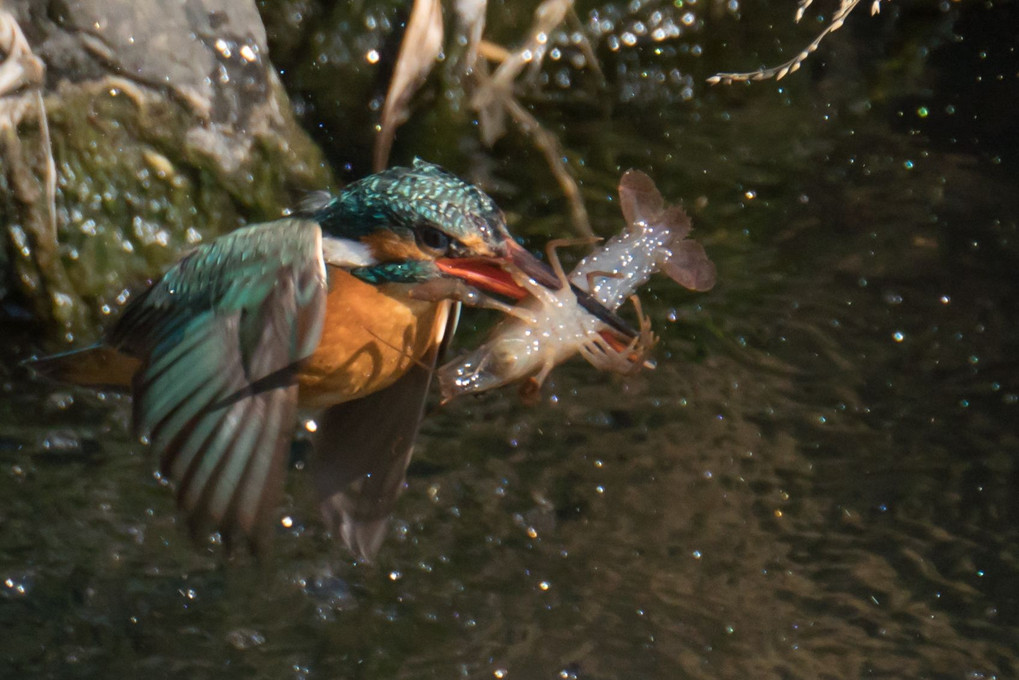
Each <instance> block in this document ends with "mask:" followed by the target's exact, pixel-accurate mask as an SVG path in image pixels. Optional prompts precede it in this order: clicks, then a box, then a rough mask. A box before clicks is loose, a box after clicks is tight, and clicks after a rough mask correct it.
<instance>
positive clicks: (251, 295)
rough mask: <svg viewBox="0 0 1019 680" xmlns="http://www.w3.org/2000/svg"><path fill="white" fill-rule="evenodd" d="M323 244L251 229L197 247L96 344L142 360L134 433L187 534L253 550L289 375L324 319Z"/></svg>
mask: <svg viewBox="0 0 1019 680" xmlns="http://www.w3.org/2000/svg"><path fill="white" fill-rule="evenodd" d="M325 293H326V273H325V264H324V262H323V258H322V234H321V230H320V229H319V226H318V225H317V224H316V223H315V222H312V221H308V220H296V219H288V220H279V221H276V222H271V223H266V224H258V225H252V226H250V227H245V228H243V229H240V230H238V231H235V232H233V233H231V234H228V235H226V236H224V237H221V238H220V239H217V240H216V241H214V242H212V243H210V244H208V245H205V246H202V247H200V248H199V249H198V250H196V251H195V252H193V253H192V254H191V255H189V256H188V257H186V258H185V259H183V260H181V261H180V262H179V263H177V264H176V265H175V266H174V267H173V268H172V269H170V271H168V272H167V273H166V274H165V275H164V276H163V278H162V279H160V280H159V281H158V282H157V283H155V284H154V285H153V286H152V287H151V288H150V289H149V290H148V291H146V292H145V293H144V294H143V295H142V296H141V297H139V298H138V299H136V300H134V301H132V303H131V304H130V305H129V306H128V308H127V309H126V310H125V313H124V315H123V317H122V318H121V319H120V321H119V322H118V324H117V325H116V327H114V329H113V331H112V332H111V334H110V336H109V337H108V338H107V342H108V343H109V344H110V345H112V346H113V347H115V348H117V349H119V350H121V351H123V352H125V353H127V354H130V355H132V356H135V357H137V358H139V359H140V360H141V367H140V369H139V370H138V372H137V373H136V374H135V377H134V381H133V386H132V387H133V393H134V423H135V428H136V430H138V432H139V434H143V435H145V436H147V437H148V438H149V440H150V442H151V444H152V446H153V448H155V449H156V451H158V452H159V455H160V460H161V469H162V473H163V474H164V475H166V476H167V477H169V478H170V479H171V480H172V481H174V482H175V483H176V485H177V498H178V503H179V504H180V506H181V508H182V509H183V510H184V512H185V513H186V514H187V516H188V519H189V522H190V524H191V527H192V529H193V530H194V531H198V530H206V529H217V530H220V531H221V532H222V533H223V536H224V538H225V539H226V540H227V541H231V540H232V539H235V538H238V537H242V536H243V537H245V538H247V539H248V540H249V541H250V542H251V543H252V544H253V545H254V547H255V548H256V549H257V548H259V547H260V544H261V543H262V542H263V541H264V539H265V538H266V537H267V535H266V533H265V531H264V529H265V528H266V527H267V524H268V522H267V519H268V517H267V515H268V513H269V512H270V511H272V510H273V509H274V508H275V506H276V504H277V502H278V498H279V495H280V493H281V490H282V485H283V475H284V472H285V470H286V459H287V453H288V451H289V446H290V440H291V435H292V428H293V423H294V418H295V411H296V404H297V384H296V382H295V371H296V367H297V365H298V364H299V363H300V361H301V360H302V359H304V358H306V357H307V356H309V355H310V354H311V353H312V352H313V351H314V349H315V347H316V346H317V345H318V341H319V337H320V335H321V331H322V323H323V318H324V316H325Z"/></svg>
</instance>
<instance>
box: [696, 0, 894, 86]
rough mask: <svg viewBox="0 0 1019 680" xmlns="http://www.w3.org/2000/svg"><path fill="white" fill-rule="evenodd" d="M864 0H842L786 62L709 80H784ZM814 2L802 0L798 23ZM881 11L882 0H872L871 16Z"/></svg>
mask: <svg viewBox="0 0 1019 680" xmlns="http://www.w3.org/2000/svg"><path fill="white" fill-rule="evenodd" d="M861 1H862V0H840V2H839V6H838V9H836V10H835V13H834V14H833V15H832V18H831V23H829V24H828V25H827V26H826V27H825V29H824V30H823V31H821V33H820V35H818V36H817V37H816V38H814V40H813V41H812V42H811V43H810V44H809V45H807V47H806V48H804V49H803V50H802V51H801V52H800V53H799V54H797V55H796V56H795V57H793V58H792V59H790V60H789V61H787V62H785V63H784V64H779V65H778V66H774V67H771V68H759V69H757V70H756V71H748V72H746V73H716V74H715V75H713V76H711V77H710V78H708V82H709V83H711V84H712V85H717V84H718V83H722V84H724V85H731V84H733V83H740V82H746V81H750V80H767V79H769V78H774V79H775V80H782V79H783V78H785V77H786V76H787V75H789V74H790V73H794V72H795V71H797V70H799V68H800V66H801V65H802V64H803V62H804V61H806V60H807V57H809V56H810V54H811V53H812V52H814V51H815V50H816V49H817V48H818V46H819V45H820V44H821V42H822V41H823V40H824V39H825V38H827V37H828V36H829V35H831V34H832V33H834V32H835V31H837V30H839V29H840V28H842V24H843V23H845V20H846V17H848V16H849V14H850V13H851V12H852V11H853V10H854V9H856V6H857V5H859V4H860V2H861ZM812 3H813V0H800V2H799V6H798V7H797V9H796V19H795V21H796V23H799V22H800V19H802V18H803V14H804V12H806V11H807V8H808V7H810V5H811V4H812ZM880 11H881V0H872V2H871V5H870V14H871V16H873V15H875V14H877V13H878V12H880Z"/></svg>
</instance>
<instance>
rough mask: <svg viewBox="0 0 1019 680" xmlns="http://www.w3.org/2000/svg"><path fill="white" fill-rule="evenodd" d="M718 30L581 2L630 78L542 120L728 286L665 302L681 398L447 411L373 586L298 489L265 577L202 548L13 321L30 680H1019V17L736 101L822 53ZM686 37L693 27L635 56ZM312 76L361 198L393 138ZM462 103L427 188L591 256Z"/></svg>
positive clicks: (21, 629)
mask: <svg viewBox="0 0 1019 680" xmlns="http://www.w3.org/2000/svg"><path fill="white" fill-rule="evenodd" d="M700 2H701V3H703V2H704V0H700ZM733 6H735V7H737V8H738V10H733V9H731V8H732V7H733ZM688 7H693V8H694V9H695V10H696V11H697V14H696V17H695V18H694V20H693V23H691V24H689V25H687V24H685V23H684V20H683V17H684V14H685V13H684V12H680V13H678V14H677V11H678V9H681V8H682V3H679V2H677V3H673V4H661V5H655V4H653V3H640V2H635V3H630V4H629V5H625V6H623V5H619V6H601V5H599V6H593V5H584V6H582V7H581V8H580V15H581V17H582V19H583V20H584V23H585V26H588V27H589V28H590V27H591V26H592V25H593V24H592V22H595V19H597V20H598V21H597V22H596V23H597V26H598V27H599V29H598V30H601V29H602V28H604V31H603V33H602V34H601V36H600V37H599V39H598V42H597V43H596V47H597V52H598V54H599V57H600V59H601V60H602V61H603V67H604V69H605V73H606V79H607V81H608V82H607V85H606V86H605V88H604V89H602V90H597V89H596V90H594V94H593V95H591V94H589V91H588V90H585V89H584V88H587V87H588V83H587V82H586V80H585V78H586V76H585V75H584V72H579V71H578V72H574V71H570V72H569V73H568V74H567V75H566V76H561V75H558V73H559V69H560V66H558V65H557V64H550V65H549V66H547V67H546V68H545V69H544V70H543V71H542V74H544V77H545V82H544V84H543V81H542V80H541V78H540V77H539V79H538V82H536V84H535V85H534V86H533V87H534V88H537V89H527V88H526V87H525V88H524V92H525V93H530V94H528V96H526V97H525V98H524V101H525V102H527V103H529V104H531V105H532V106H533V111H534V113H535V115H536V116H537V117H538V118H539V119H540V120H542V121H543V122H545V123H546V124H547V125H548V126H549V127H550V129H552V130H553V131H555V132H556V133H557V134H559V135H560V136H561V140H562V142H563V144H564V148H565V149H566V153H567V156H568V158H569V160H570V164H571V167H573V168H574V170H575V171H576V172H577V174H578V177H579V179H580V181H581V183H582V186H583V190H584V194H585V198H586V200H587V205H588V208H589V210H590V211H591V215H592V222H593V225H594V227H595V229H596V231H598V232H600V233H603V234H607V233H611V232H612V231H613V230H616V229H618V228H620V227H621V219H620V217H619V214H618V208H617V206H616V204H615V202H614V193H613V192H614V186H615V183H616V182H617V181H618V177H619V175H620V174H621V172H622V171H623V170H625V169H626V168H629V167H637V168H640V169H642V170H644V171H646V172H647V173H648V174H650V175H651V176H652V177H653V178H655V180H656V181H657V182H658V185H659V187H660V188H661V190H662V192H663V194H665V196H666V197H667V199H669V200H674V201H682V202H683V203H684V204H685V205H686V206H687V208H688V209H689V211H690V212H691V214H692V216H693V218H694V223H695V229H696V231H695V235H696V236H697V237H698V238H699V239H700V240H702V241H703V242H704V243H705V245H706V247H707V250H708V253H709V254H710V256H711V257H712V259H713V260H714V261H715V262H716V263H717V265H718V282H719V283H718V285H717V286H716V288H715V289H714V290H713V291H711V292H710V293H707V294H691V293H686V292H681V291H680V290H678V289H677V287H676V286H675V285H674V284H672V283H671V282H668V281H666V280H661V281H657V282H655V283H653V284H652V286H651V287H650V289H649V290H648V291H647V292H646V293H645V294H644V296H643V301H644V304H645V307H646V308H648V309H649V312H650V315H651V317H652V319H653V320H654V323H655V327H656V330H657V332H658V333H659V335H660V336H661V342H660V344H659V346H658V349H657V358H658V368H657V370H654V371H647V372H644V373H641V374H640V375H638V376H635V377H632V378H627V379H619V378H616V377H613V376H609V375H604V374H599V373H597V372H595V371H594V370H593V369H591V368H590V367H588V366H587V365H585V364H583V363H581V362H574V363H570V364H567V365H565V366H563V367H561V368H559V369H558V370H557V371H555V372H554V373H553V374H552V377H551V379H550V381H549V383H548V384H547V385H546V386H545V389H544V391H543V393H542V398H541V401H540V404H539V405H538V406H527V405H525V404H523V403H521V400H520V399H519V398H518V397H517V395H516V393H515V391H514V390H513V389H506V390H503V391H501V392H498V393H493V394H488V395H484V396H483V397H481V398H477V399H465V400H462V401H455V402H453V403H451V404H448V405H446V406H441V407H440V406H439V405H438V404H436V405H435V406H434V408H433V411H432V413H431V415H430V417H429V419H428V420H427V421H426V423H425V426H424V429H423V435H422V438H421V441H420V443H419V448H418V455H417V456H416V458H415V462H414V463H413V465H412V467H411V470H410V478H409V482H410V483H409V488H408V489H407V491H406V493H405V494H404V496H403V497H402V499H401V501H400V503H399V506H398V508H397V512H396V516H395V519H394V523H393V530H392V532H391V535H390V536H389V538H388V539H387V542H386V544H385V546H384V548H383V551H382V553H381V555H380V557H379V559H378V561H377V563H375V564H370V565H366V564H354V563H353V562H352V561H351V560H350V558H349V556H348V555H347V554H346V553H344V552H343V551H342V550H341V549H339V548H338V547H336V546H335V545H334V544H333V542H332V541H331V540H330V539H329V538H328V537H326V536H323V535H322V532H321V529H320V526H319V523H318V519H317V517H316V515H315V510H314V507H313V502H312V493H311V488H310V483H309V482H310V480H309V479H308V473H307V472H306V471H305V470H303V469H299V468H301V466H300V465H299V464H296V465H295V469H294V471H293V472H292V474H291V475H290V480H289V486H288V491H289V495H288V499H287V505H286V507H285V508H284V511H283V514H284V515H285V518H286V524H288V525H290V526H289V528H284V526H283V524H282V523H281V527H280V535H279V537H278V540H277V541H276V550H275V552H274V555H273V556H272V557H271V558H270V559H269V560H267V561H266V562H265V563H264V564H256V563H254V562H252V561H249V560H245V559H240V560H237V561H235V562H234V563H226V561H225V560H224V558H223V556H222V554H221V552H220V551H219V550H218V549H216V548H215V547H197V548H196V547H195V546H194V545H193V544H192V543H191V542H190V541H189V540H188V537H187V535H186V532H185V531H184V529H183V527H182V526H180V525H179V524H178V523H177V522H176V520H175V512H174V508H173V499H172V494H171V493H170V492H169V491H168V490H167V489H164V488H162V487H161V486H160V485H159V483H158V482H157V481H156V480H155V479H154V477H153V476H152V470H153V467H154V462H153V460H152V459H151V457H150V455H149V452H148V451H147V450H146V448H145V447H143V446H141V445H140V444H137V443H136V442H135V441H134V440H133V439H132V438H131V436H130V433H129V428H128V426H127V422H128V418H129V404H128V403H127V402H126V400H124V399H122V398H118V397H100V396H96V395H93V394H90V393H88V392H83V391H78V390H65V389H54V388H53V387H52V386H50V385H44V384H39V383H34V382H31V381H29V380H28V379H27V378H26V376H25V375H24V374H23V373H22V372H21V371H20V369H18V368H17V366H16V363H15V362H16V359H17V358H19V357H23V356H26V355H27V354H29V353H31V351H32V350H33V348H34V347H35V345H34V342H35V339H34V338H35V336H34V335H33V333H32V329H31V328H30V327H28V325H27V324H25V323H20V322H15V321H12V320H10V319H8V320H6V321H4V322H3V323H4V324H5V328H4V333H3V335H2V337H3V344H4V364H3V365H2V366H0V387H2V390H3V399H2V401H0V498H2V499H3V505H2V510H0V628H2V630H3V631H4V632H3V635H0V670H2V671H3V672H2V673H0V675H2V676H3V677H33V676H34V677H60V678H75V677H144V676H151V677H188V678H214V677H215V678H222V677H231V678H232V677H237V678H242V677H243V678H251V677H257V678H422V677H429V678H452V677H470V678H525V679H530V678H585V679H605V678H858V677H878V678H992V677H993V678H1003V679H1004V678H1015V677H1019V651H1017V650H1019V528H1017V526H1019V503H1017V500H1016V498H1017V497H1019V462H1017V456H1019V436H1017V432H1019V430H1017V429H1016V426H1015V422H1016V420H1017V419H1019V363H1017V358H1016V357H1017V356H1019V331H1017V329H1016V318H1017V311H1019V309H1017V307H1019V305H1017V300H1019V290H1017V288H1019V286H1017V281H1019V278H1017V275H1016V271H1017V265H1019V246H1017V237H1019V234H1017V221H1019V192H1017V191H1016V182H1017V177H1019V173H1017V164H1019V155H1017V153H1016V149H1017V148H1019V134H1017V125H1016V122H1015V117H1014V115H1013V112H1014V109H1015V105H1016V103H1017V100H1019V97H1017V91H1019V81H1017V74H1019V57H1017V55H1016V53H1015V49H1016V48H1015V43H1014V26H1015V25H1016V21H1017V17H1016V12H1015V10H1014V5H1010V4H996V3H990V4H987V5H983V4H981V5H976V4H967V3H953V4H952V5H951V6H949V5H948V3H946V4H945V6H943V7H939V6H937V5H936V4H935V3H930V4H929V6H928V5H927V4H925V3H901V5H900V6H896V5H895V4H891V3H885V4H883V5H882V7H883V13H882V14H881V15H880V16H879V17H876V18H869V17H867V16H865V14H866V12H865V11H862V12H860V16H856V17H854V18H853V19H852V20H851V21H850V22H849V24H848V25H847V27H846V28H844V29H843V30H842V31H841V32H840V33H837V34H835V36H834V37H833V39H832V41H831V43H830V44H829V45H828V46H826V47H822V49H821V50H820V51H819V52H818V54H817V55H816V58H815V59H814V60H813V61H811V62H808V64H807V65H806V66H804V68H803V69H802V71H801V72H800V73H798V74H795V75H794V76H791V77H789V78H788V79H786V80H783V81H782V82H781V83H779V84H776V83H773V82H769V83H760V84H755V85H753V86H750V87H744V86H734V87H730V88H728V89H723V88H719V87H715V88H709V87H708V86H706V85H705V84H704V78H705V77H707V76H708V75H710V74H711V73H713V72H714V71H716V70H732V69H738V68H755V67H756V66H758V65H759V64H760V63H762V62H767V63H772V62H774V61H781V60H783V59H786V58H788V57H789V56H791V55H792V54H794V53H795V52H796V51H797V50H798V49H799V48H800V47H802V45H803V44H805V43H806V42H809V39H810V36H811V30H808V29H809V28H810V27H807V28H806V29H805V28H799V29H791V28H789V26H787V24H791V15H792V6H791V5H790V6H789V7H786V6H784V5H783V6H781V7H779V6H778V3H772V4H771V5H763V4H753V5H747V6H744V7H741V8H740V7H739V6H738V5H736V4H735V3H732V4H731V5H730V9H728V10H727V9H725V8H724V7H723V6H722V5H710V6H709V7H705V6H703V5H700V6H699V5H698V3H694V4H693V5H688ZM827 9H828V8H824V10H827ZM864 9H865V8H864ZM493 11H495V10H493ZM499 11H502V12H504V13H506V12H507V11H508V10H499ZM654 11H661V12H665V13H668V14H669V16H670V17H673V19H675V21H674V23H675V24H676V25H677V26H684V27H686V28H685V29H684V31H683V32H682V34H681V35H679V36H671V37H668V38H667V39H665V38H663V39H662V40H660V41H656V40H654V39H652V38H651V37H650V33H649V34H648V35H645V36H640V35H635V44H634V45H631V46H628V45H627V44H626V43H627V42H628V40H629V39H628V38H627V39H625V40H624V39H622V37H621V36H622V34H623V33H625V32H626V30H624V29H626V27H630V28H631V29H632V24H633V22H634V21H643V22H644V23H646V24H648V25H650V23H651V14H652V12H654ZM528 13H529V8H528V11H527V12H521V15H520V17H517V20H518V22H517V23H516V24H508V25H505V26H503V25H499V26H497V27H496V29H495V30H496V31H497V35H499V36H500V38H501V39H505V40H507V41H509V40H511V39H512V36H513V35H515V34H517V33H519V31H520V30H522V27H523V25H524V23H525V22H526V18H527V16H528ZM356 16H358V17H359V16H360V15H356ZM667 18H668V17H667ZM673 19H669V20H670V21H672V20H673ZM602 20H604V21H605V22H608V23H603V22H602ZM662 21H664V19H661V18H660V19H659V22H660V23H661V22H662ZM818 25H820V24H818ZM769 26H770V28H769ZM1007 26H1011V27H1012V29H1007V28H1005V27H1007ZM511 28H514V30H515V31H516V33H514V30H510V29H511ZM354 29H359V24H357V22H355V25H354V28H353V29H351V30H352V31H353V30H354ZM634 30H635V29H634ZM670 30H671V29H670ZM503 33H505V34H506V35H505V36H503ZM1005 34H1010V35H1011V37H1009V35H1005ZM567 37H568V36H567ZM613 37H615V38H618V39H617V40H616V42H615V43H612V40H611V39H612V38H613ZM366 40H367V39H366ZM369 42H370V41H369ZM365 44H366V45H368V43H365ZM613 45H615V49H613ZM368 46H369V47H370V45H368ZM323 49H324V50H325V53H327V54H328V49H329V47H328V45H327V46H326V47H324V48H323ZM656 50H658V51H657V52H656ZM563 53H564V54H567V53H568V50H567V48H566V47H564V52H563ZM337 58H338V57H337ZM347 58H348V59H354V60H356V59H357V58H358V56H357V55H356V54H354V55H347ZM565 58H566V57H564V59H565ZM323 63H325V65H324V66H322V67H321V69H320V70H321V71H322V72H321V73H319V77H320V78H322V79H325V78H327V77H328V76H329V74H330V73H331V71H329V64H328V59H326V60H325V62H323ZM348 67H349V64H348V63H347V62H344V63H342V64H340V65H339V66H337V67H336V72H344V68H348ZM350 70H353V71H357V70H358V69H353V68H352V67H351V68H350ZM316 73H318V72H317V71H315V70H312V71H308V72H305V74H304V75H303V76H301V77H302V78H303V80H298V81H296V82H294V83H290V86H291V87H292V88H293V90H294V92H295V99H296V100H297V103H298V105H299V106H300V107H301V108H302V110H304V112H305V116H306V121H307V123H308V125H309V128H313V129H319V130H320V132H319V134H320V135H321V137H322V141H323V143H325V144H327V145H330V153H331V154H332V157H333V160H334V162H335V163H336V165H337V167H338V168H343V167H345V164H349V168H350V170H349V173H351V174H357V173H359V172H361V171H363V170H362V165H361V164H363V162H364V158H365V155H364V153H363V152H362V151H360V150H358V149H360V147H357V145H353V144H346V142H345V141H344V139H343V138H342V135H341V130H339V129H336V128H335V126H337V125H339V124H340V122H341V119H342V117H343V116H349V117H350V118H351V119H357V118H358V116H362V115H363V114H362V113H359V111H361V110H362V109H361V108H360V105H355V104H354V103H350V102H347V103H345V104H344V105H343V106H345V107H346V108H343V107H341V106H339V105H337V104H336V101H338V98H342V97H343V96H344V95H343V90H342V89H340V90H339V91H336V90H333V91H326V93H325V94H323V93H322V92H321V91H315V90H314V88H313V85H314V84H315V74H316ZM539 75H541V74H539ZM564 78H565V79H566V80H565V81H564V80H563V79H564ZM567 84H568V85H569V87H567V86H566V85H567ZM335 87H339V86H335ZM438 87H439V86H438V85H436V86H435V88H433V91H432V93H433V94H437V93H441V92H440V90H439V89H438ZM316 92H317V93H316ZM426 95H427V93H426ZM438 100H439V101H436V100H435V99H432V100H428V98H427V96H426V98H425V103H424V104H423V105H422V108H421V110H419V111H418V115H417V117H416V118H415V120H414V121H412V122H411V123H410V124H409V125H408V126H407V128H406V129H405V130H404V131H402V132H401V135H400V137H399V138H398V142H397V146H396V150H395V154H396V160H397V161H400V162H406V161H407V160H408V159H409V158H410V157H412V156H413V155H420V156H423V157H427V158H435V159H436V160H440V161H441V162H443V163H446V164H448V165H450V166H451V167H452V168H453V169H455V170H457V171H458V172H462V173H464V174H467V175H471V173H474V175H473V176H475V177H477V178H479V179H486V178H487V179H486V181H487V182H488V186H489V188H490V189H491V191H492V193H493V195H495V196H496V199H497V201H498V202H499V203H500V205H502V206H503V207H504V208H505V209H506V211H507V213H508V214H509V215H510V217H511V219H512V220H514V225H513V228H514V229H515V230H516V231H517V232H519V233H522V234H525V235H527V236H528V238H529V241H530V242H531V245H533V246H535V247H538V246H540V244H541V243H542V242H544V241H545V240H546V239H547V238H548V237H549V236H551V235H562V234H565V233H568V230H569V227H568V220H567V218H566V214H567V208H566V204H565V202H564V201H563V200H562V198H561V197H560V194H559V193H558V189H557V187H556V185H555V182H554V180H553V179H552V177H551V175H550V174H549V172H548V170H547V168H546V166H545V165H544V162H543V160H542V158H541V157H540V155H539V154H538V153H537V152H535V151H532V150H530V148H529V145H528V142H527V141H526V139H525V138H523V137H521V136H514V134H515V133H511V134H510V136H509V137H508V138H506V139H504V140H501V141H500V142H499V143H498V144H497V145H496V147H495V149H494V150H492V151H485V150H484V149H483V148H482V147H480V145H479V143H478V142H477V141H476V137H475V136H474V132H473V129H472V128H471V126H470V125H468V124H464V125H460V124H459V123H457V122H456V115H455V112H452V111H451V110H450V108H449V107H447V105H446V104H444V103H443V102H442V101H441V97H439V98H438ZM429 101H431V103H428V102H429ZM330 102H333V104H330ZM331 106H332V107H333V109H332V110H330V111H329V112H328V113H327V112H326V110H327V109H330V107H331ZM450 106H452V105H450ZM1003 110H1004V111H1008V112H1009V113H1008V114H1007V115H1006V114H1003V113H1001V111H1003ZM450 121H452V122H450ZM319 123H321V124H322V126H321V127H317V126H318V124H319ZM327 128H328V129H330V130H331V132H329V133H325V132H321V130H323V129H327ZM362 142H363V140H362ZM355 147H356V148H355ZM351 148H354V149H355V150H354V151H349V149H351ZM344 149H348V151H344ZM341 174H342V171H341ZM476 323H477V325H478V326H481V327H484V325H485V324H487V323H488V318H487V317H483V316H479V317H476ZM468 326H470V324H468ZM481 337H482V335H481V331H480V330H474V331H473V332H472V329H470V328H468V332H467V333H466V334H464V336H463V337H462V339H461V343H462V345H470V344H473V343H476V342H478V341H479V340H480V338H481ZM300 459H301V452H300V451H297V452H296V453H295V460H298V461H299V460H300Z"/></svg>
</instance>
